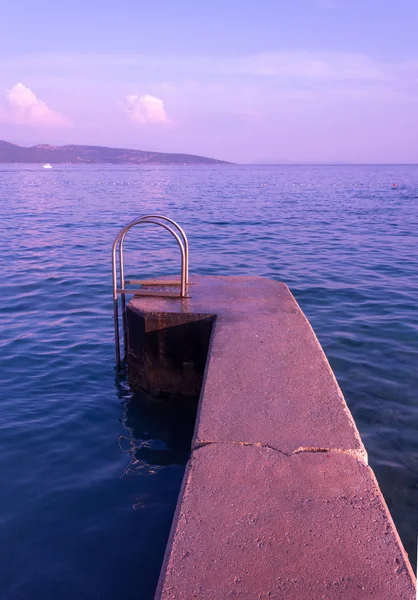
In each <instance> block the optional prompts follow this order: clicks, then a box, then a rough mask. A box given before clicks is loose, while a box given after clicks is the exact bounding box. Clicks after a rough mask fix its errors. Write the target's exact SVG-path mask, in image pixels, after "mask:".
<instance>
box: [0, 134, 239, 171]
mask: <svg viewBox="0 0 418 600" xmlns="http://www.w3.org/2000/svg"><path fill="white" fill-rule="evenodd" d="M0 163H51V164H58V163H71V164H103V163H108V164H113V165H143V164H153V165H183V164H186V165H222V164H229V163H227V162H226V161H224V160H216V159H215V158H206V157H205V156H194V155H193V154H169V153H165V152H149V151H147V150H129V149H126V148H106V147H105V146H76V145H70V146H50V145H49V144H38V145H36V146H31V147H30V148H25V147H24V146H17V145H15V144H10V142H3V141H1V140H0Z"/></svg>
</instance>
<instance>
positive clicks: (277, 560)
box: [128, 277, 415, 600]
mask: <svg viewBox="0 0 418 600" xmlns="http://www.w3.org/2000/svg"><path fill="white" fill-rule="evenodd" d="M190 292H191V298H188V299H178V298H177V299H168V298H155V297H144V296H141V297H135V298H133V300H132V301H131V302H130V304H129V305H128V334H129V336H128V337H129V353H128V359H130V361H131V364H132V365H133V368H134V369H139V370H140V371H141V372H140V373H138V375H139V380H141V381H142V382H143V383H144V385H145V386H149V388H150V389H149V391H151V392H152V391H159V389H158V387H155V386H159V385H161V382H163V384H164V385H165V386H168V387H169V386H170V385H174V387H176V388H177V391H178V392H180V393H182V392H183V391H184V392H186V393H187V392H188V391H190V390H189V389H187V387H188V386H189V387H190V386H191V388H190V389H192V391H193V390H195V389H196V388H198V387H199V386H201V392H200V401H199V407H198V414H197V420H196V428H195V435H194V439H193V443H192V453H191V459H190V461H189V466H188V470H187V472H186V474H185V478H184V480H183V486H182V490H181V492H180V497H179V501H178V505H177V511H176V515H175V517H174V521H173V526H172V531H171V536H170V540H169V543H168V546H167V551H166V556H165V562H164V566H163V569H162V571H161V577H160V582H159V587H158V590H157V595H156V599H157V600H192V599H194V598H197V599H199V600H223V599H227V598H241V599H243V600H268V599H269V600H273V599H280V600H363V599H364V600H365V599H367V600H415V591H414V590H415V579H414V575H413V572H412V569H411V566H410V564H409V561H408V558H407V556H406V554H405V551H404V549H403V546H402V543H401V541H400V539H399V536H398V534H397V531H396V528H395V526H394V524H393V521H392V519H391V517H390V514H389V511H388V509H387V507H386V504H385V502H384V499H383V497H382V494H381V492H380V490H379V487H378V484H377V482H376V479H375V477H374V475H373V472H372V471H371V469H370V468H369V467H368V466H367V454H366V451H365V449H364V446H363V443H362V441H361V439H360V435H359V433H358V431H357V428H356V425H355V423H354V420H353V418H352V416H351V413H350V411H349V410H348V408H347V405H346V403H345V400H344V397H343V395H342V393H341V390H340V388H339V386H338V383H337V382H336V380H335V377H334V375H333V372H332V370H331V368H330V365H329V363H328V361H327V359H326V357H325V355H324V353H323V351H322V348H321V346H320V344H319V342H318V340H317V338H316V336H315V334H314V332H313V331H312V328H311V326H310V324H309V322H308V321H307V319H306V318H305V316H304V315H303V313H302V311H301V310H300V308H299V306H298V304H297V302H296V301H295V299H294V298H293V296H292V294H291V293H290V291H289V289H288V288H287V286H286V285H285V284H283V283H278V282H275V281H271V280H268V279H264V278H261V277H194V278H193V279H192V285H191V286H190ZM199 320H201V323H200V324H199ZM183 327H186V328H188V329H187V331H186V330H185V329H183ZM191 332H193V333H191ZM199 332H200V333H199ZM195 335H197V336H198V337H199V338H200V337H201V338H202V339H201V340H200V342H201V343H200V345H199V344H197V345H196V340H194V339H193V340H190V337H192V338H193V336H195ZM188 336H189V337H188ZM209 339H210V343H209ZM186 340H189V341H186ZM189 344H191V346H190V347H189ZM185 346H186V347H185ZM208 346H209V347H208ZM192 347H193V348H196V349H197V351H196V350H195V349H193V352H190V348H192ZM207 347H208V353H207V360H206V366H205V365H204V358H205V353H206V349H207ZM191 354H193V355H195V356H196V357H197V358H193V356H191ZM202 356H203V359H202ZM154 367H155V373H157V374H158V377H155V374H153V369H154ZM170 382H171V383H170ZM188 382H189V383H188ZM190 382H191V383H190ZM154 388H155V389H154ZM173 391H175V390H173Z"/></svg>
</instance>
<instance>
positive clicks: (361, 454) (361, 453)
mask: <svg viewBox="0 0 418 600" xmlns="http://www.w3.org/2000/svg"><path fill="white" fill-rule="evenodd" d="M211 444H225V445H236V446H254V447H255V448H268V449H269V450H273V451H274V452H279V453H280V454H283V456H287V457H289V456H293V454H304V453H328V454H347V455H348V456H353V457H354V458H356V459H357V460H359V461H360V462H362V463H363V464H365V465H366V466H368V464H369V462H368V456H367V452H366V451H365V450H360V449H359V450H356V449H354V448H350V449H344V448H322V447H316V446H299V448H296V450H293V451H292V452H284V451H283V450H280V448H275V447H274V446H270V445H269V444H263V443H261V442H238V441H232V442H217V441H215V440H199V441H197V442H195V443H194V444H193V445H192V452H193V451H194V450H199V448H203V447H204V446H209V445H211Z"/></svg>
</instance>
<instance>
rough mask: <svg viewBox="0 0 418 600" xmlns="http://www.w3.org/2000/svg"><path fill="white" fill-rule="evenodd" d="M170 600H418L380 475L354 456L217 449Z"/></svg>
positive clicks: (179, 530)
mask: <svg viewBox="0 0 418 600" xmlns="http://www.w3.org/2000/svg"><path fill="white" fill-rule="evenodd" d="M169 548H170V552H169V553H168V554H167V558H166V563H165V565H164V567H163V571H162V574H161V579H160V588H159V590H158V593H157V598H161V600H191V599H192V598H198V599H199V600H218V599H219V600H223V599H226V598H240V599H242V600H258V599H259V600H267V599H269V600H270V599H281V600H282V599H286V600H337V599H338V600H340V599H344V600H363V599H367V600H414V598H415V592H414V582H413V579H414V577H413V574H412V571H411V568H410V565H409V563H408V560H407V558H406V556H405V553H404V551H403V548H402V545H401V543H400V540H399V538H398V535H397V533H396V530H395V528H394V525H393V523H392V520H391V518H390V515H389V513H388V511H387V508H386V506H385V503H384V500H383V498H382V495H381V493H380V490H379V488H378V486H377V483H376V480H375V477H374V475H373V472H372V471H371V469H370V468H369V467H367V466H366V465H364V463H362V462H360V461H359V460H357V459H356V458H355V457H353V456H348V455H345V454H328V453H301V454H297V455H293V456H290V457H287V456H284V455H282V454H280V453H278V452H276V451H274V450H271V449H269V448H260V447H256V446H242V445H239V444H210V445H208V446H204V447H202V448H200V449H198V450H196V451H195V452H193V456H192V458H191V465H190V467H189V470H188V473H187V479H186V482H185V485H184V487H183V496H182V500H181V504H180V505H179V509H178V514H177V516H176V519H175V521H174V525H173V531H172V535H171V540H170V543H169Z"/></svg>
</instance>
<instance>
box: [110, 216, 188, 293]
mask: <svg viewBox="0 0 418 600" xmlns="http://www.w3.org/2000/svg"><path fill="white" fill-rule="evenodd" d="M143 219H161V220H163V221H168V222H169V223H171V224H172V225H174V227H175V228H176V229H177V230H178V232H179V233H180V235H181V237H182V238H183V242H184V250H185V252H186V283H189V241H188V239H187V236H186V233H185V232H184V230H183V229H182V227H180V225H179V224H178V223H176V221H174V220H173V219H170V218H169V217H165V216H164V215H144V216H143V217H138V218H136V219H133V221H131V223H134V222H136V221H140V220H143ZM126 233H127V232H126ZM126 233H124V234H123V235H122V236H121V238H120V244H119V273H120V282H121V285H122V284H123V282H124V279H125V277H124V269H123V242H124V241H125V237H126Z"/></svg>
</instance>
